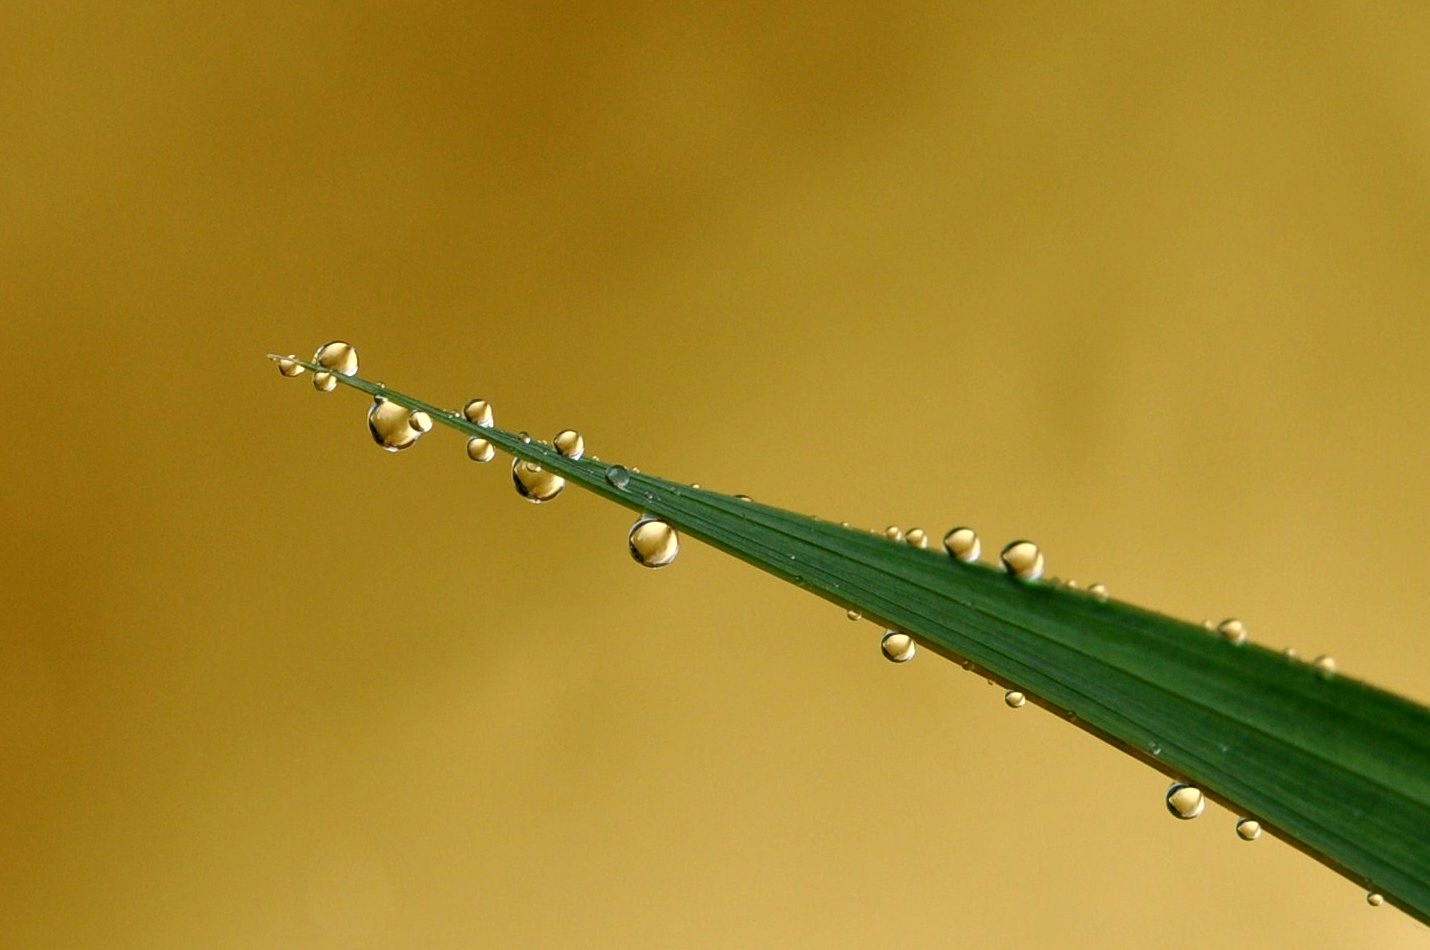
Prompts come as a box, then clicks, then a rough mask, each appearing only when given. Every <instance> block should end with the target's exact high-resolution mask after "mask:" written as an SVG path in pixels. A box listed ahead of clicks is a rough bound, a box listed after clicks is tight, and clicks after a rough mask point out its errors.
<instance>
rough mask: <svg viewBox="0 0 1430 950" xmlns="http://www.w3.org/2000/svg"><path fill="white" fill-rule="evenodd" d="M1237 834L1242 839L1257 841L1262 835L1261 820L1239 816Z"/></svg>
mask: <svg viewBox="0 0 1430 950" xmlns="http://www.w3.org/2000/svg"><path fill="white" fill-rule="evenodd" d="M1236 836H1237V837H1238V838H1240V839H1241V840H1242V841H1255V840H1256V839H1257V838H1260V837H1261V822H1259V821H1257V820H1256V819H1255V818H1238V819H1237V820H1236Z"/></svg>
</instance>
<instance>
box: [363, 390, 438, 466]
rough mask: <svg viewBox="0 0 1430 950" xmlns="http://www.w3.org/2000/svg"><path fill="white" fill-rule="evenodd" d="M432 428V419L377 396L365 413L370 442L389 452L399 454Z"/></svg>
mask: <svg viewBox="0 0 1430 950" xmlns="http://www.w3.org/2000/svg"><path fill="white" fill-rule="evenodd" d="M431 428H432V417H431V416H429V415H427V413H425V412H422V411H421V410H418V411H416V412H412V411H410V410H408V409H406V408H405V407H403V406H399V405H398V404H397V403H395V402H393V401H391V400H390V399H387V398H385V397H383V396H378V397H376V398H374V399H373V401H372V407H371V408H370V409H368V411H367V431H368V432H370V433H372V440H373V441H374V442H376V443H377V444H378V445H380V446H382V447H383V448H384V449H386V450H387V451H389V452H401V451H402V450H403V449H406V448H411V447H412V446H413V445H414V444H416V442H417V440H418V439H419V438H421V437H422V434H423V433H425V432H427V431H428V430H429V429H431Z"/></svg>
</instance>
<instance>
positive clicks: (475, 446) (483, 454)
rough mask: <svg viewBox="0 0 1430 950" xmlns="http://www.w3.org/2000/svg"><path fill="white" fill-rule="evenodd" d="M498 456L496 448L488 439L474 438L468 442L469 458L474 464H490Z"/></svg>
mask: <svg viewBox="0 0 1430 950" xmlns="http://www.w3.org/2000/svg"><path fill="white" fill-rule="evenodd" d="M496 455H497V450H496V448H495V447H494V446H493V445H492V444H491V443H490V442H488V441H487V440H486V439H479V438H476V437H475V436H474V437H472V438H470V439H468V440H467V458H469V459H471V460H472V461H473V462H490V461H491V460H492V459H494V458H496Z"/></svg>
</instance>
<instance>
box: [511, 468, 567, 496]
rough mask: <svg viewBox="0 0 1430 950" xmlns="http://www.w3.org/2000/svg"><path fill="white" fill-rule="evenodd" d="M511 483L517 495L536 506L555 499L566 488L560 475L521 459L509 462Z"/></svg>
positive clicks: (564, 481)
mask: <svg viewBox="0 0 1430 950" xmlns="http://www.w3.org/2000/svg"><path fill="white" fill-rule="evenodd" d="M511 481H512V484H513V485H515V486H516V493H517V494H518V495H520V496H521V497H523V498H525V499H526V500H527V501H529V502H531V503H532V504H537V505H539V504H541V503H542V502H544V501H550V500H551V499H553V498H555V497H556V496H557V495H559V494H561V491H562V489H564V488H565V487H566V479H564V478H562V477H561V476H560V475H557V474H555V473H554V472H548V471H547V470H546V469H544V468H542V467H541V466H540V465H538V464H536V463H535V462H528V461H527V460H526V459H521V458H517V459H512V460H511Z"/></svg>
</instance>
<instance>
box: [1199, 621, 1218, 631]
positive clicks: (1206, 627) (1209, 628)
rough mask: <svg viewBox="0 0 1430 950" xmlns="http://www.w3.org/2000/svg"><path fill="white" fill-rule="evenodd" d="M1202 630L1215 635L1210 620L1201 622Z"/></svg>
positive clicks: (1213, 625) (1214, 627) (1213, 626)
mask: <svg viewBox="0 0 1430 950" xmlns="http://www.w3.org/2000/svg"><path fill="white" fill-rule="evenodd" d="M1202 629H1203V630H1205V631H1207V632H1208V633H1216V624H1214V623H1212V622H1211V621H1210V620H1203V621H1202Z"/></svg>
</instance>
